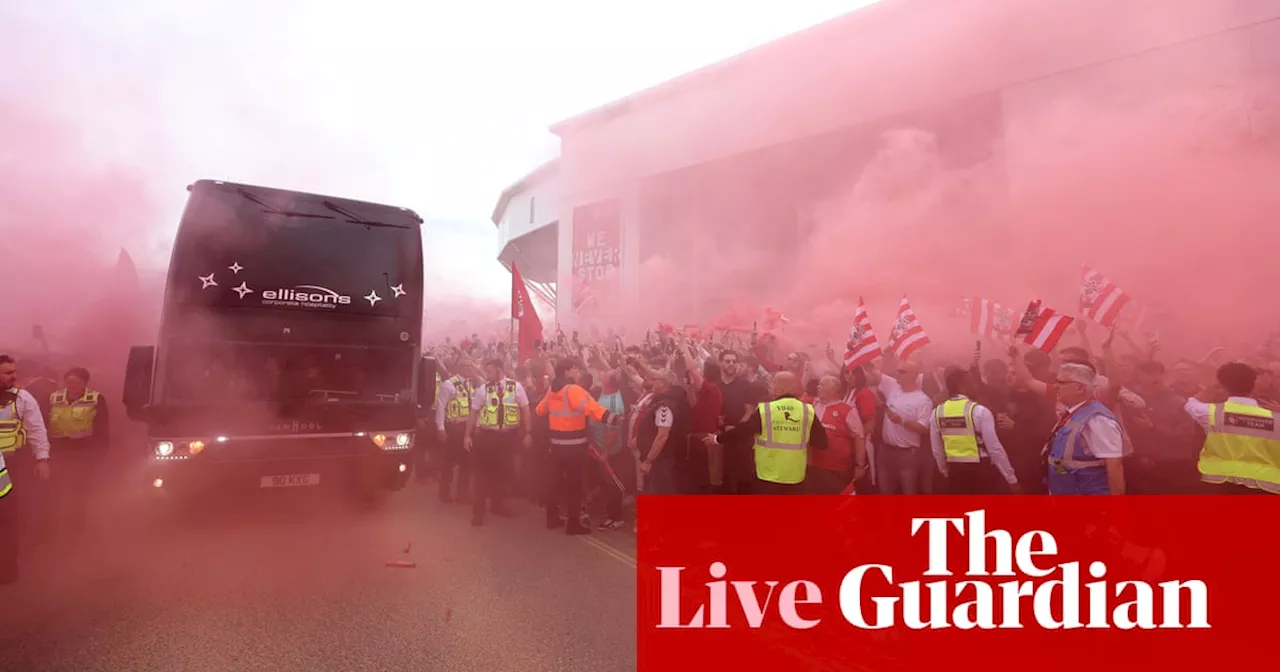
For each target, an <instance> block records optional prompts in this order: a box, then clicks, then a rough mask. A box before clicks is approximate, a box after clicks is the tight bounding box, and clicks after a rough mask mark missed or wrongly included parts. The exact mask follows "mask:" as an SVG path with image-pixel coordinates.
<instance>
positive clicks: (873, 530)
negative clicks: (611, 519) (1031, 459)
mask: <svg viewBox="0 0 1280 672" xmlns="http://www.w3.org/2000/svg"><path fill="white" fill-rule="evenodd" d="M637 518H638V520H639V525H640V528H639V539H638V551H639V557H638V559H639V563H638V566H639V569H638V572H639V574H638V580H637V586H638V590H639V596H638V607H639V609H638V625H639V639H638V662H639V667H638V669H639V670H641V672H645V671H650V670H651V671H654V672H659V671H661V672H674V671H677V670H698V671H699V672H705V671H706V670H718V669H744V670H745V669H750V670H801V669H802V670H903V671H909V670H945V671H946V672H964V671H967V670H974V671H983V672H1004V671H1005V670H1008V671H1010V672H1014V671H1017V672H1022V671H1024V670H1033V671H1035V672H1054V671H1057V670H1063V671H1068V670H1069V671H1071V672H1081V670H1089V671H1090V672H1095V671H1106V670H1125V671H1126V672H1133V671H1135V670H1169V671H1172V670H1182V669H1188V670H1190V669H1210V668H1211V667H1219V666H1226V667H1229V668H1230V669H1269V668H1272V667H1274V666H1275V654H1274V652H1272V651H1271V649H1270V647H1269V646H1268V645H1267V642H1268V641H1270V637H1271V636H1272V635H1273V631H1274V624H1275V622H1276V620H1275V616H1274V609H1275V605H1277V604H1280V582H1277V581H1276V580H1275V570H1274V567H1273V565H1274V564H1275V562H1274V560H1275V558H1277V557H1280V535H1277V534H1276V533H1275V530H1276V529H1277V521H1280V497H1215V496H1202V497H1143V496H1132V497H1083V496H1081V497H872V496H854V497H805V496H797V497H781V496H778V497H642V498H640V502H639V512H638V515H637ZM690 521H695V523H694V524H691V523H690Z"/></svg>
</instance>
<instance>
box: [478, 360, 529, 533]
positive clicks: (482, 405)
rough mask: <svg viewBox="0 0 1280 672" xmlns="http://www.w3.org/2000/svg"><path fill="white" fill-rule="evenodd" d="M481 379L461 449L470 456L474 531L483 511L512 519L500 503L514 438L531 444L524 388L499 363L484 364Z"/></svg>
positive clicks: (508, 476) (481, 521)
mask: <svg viewBox="0 0 1280 672" xmlns="http://www.w3.org/2000/svg"><path fill="white" fill-rule="evenodd" d="M484 375H485V378H486V381H485V382H484V384H482V385H480V386H479V387H477V388H476V390H475V392H474V393H472V395H471V414H470V415H469V416H468V417H467V428H466V435H465V437H464V438H463V449H465V450H466V451H467V452H468V453H470V455H471V467H472V478H473V479H474V486H473V490H474V491H473V493H472V498H471V524H472V525H474V526H476V527H479V526H480V525H483V524H484V516H485V513H493V514H494V515H498V516H510V515H511V511H510V510H509V509H507V507H506V506H505V505H504V504H503V501H502V500H503V497H504V496H505V495H506V489H507V487H508V485H509V484H510V481H511V474H512V471H513V470H514V469H515V452H516V446H517V440H519V441H522V442H523V445H524V447H525V448H526V449H527V448H529V447H530V446H532V445H533V439H532V437H531V436H530V435H529V430H530V418H529V397H528V395H527V393H526V392H525V389H524V386H523V385H521V384H520V383H519V382H517V381H515V380H512V379H510V378H507V377H506V374H505V364H504V363H503V361H502V360H501V359H490V360H488V361H486V362H485V363H484ZM517 437H519V438H517Z"/></svg>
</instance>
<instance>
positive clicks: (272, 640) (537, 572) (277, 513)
mask: <svg viewBox="0 0 1280 672" xmlns="http://www.w3.org/2000/svg"><path fill="white" fill-rule="evenodd" d="M298 490H299V489H289V490H282V491H278V492H275V491H266V492H262V493H259V494H258V495H257V496H255V497H251V498H248V499H244V500H235V499H228V500H227V501H210V502H209V503H208V506H209V507H210V510H209V511H208V512H207V515H202V516H199V517H198V518H196V519H194V520H193V521H191V522H188V523H187V524H186V525H183V526H177V525H174V524H172V522H167V521H161V522H156V521H154V520H150V519H147V518H146V517H144V516H141V515H139V514H140V512H141V511H142V510H143V507H144V504H145V502H146V500H145V498H140V499H138V500H136V501H128V502H125V503H123V504H121V503H117V504H116V505H115V506H110V507H108V508H107V509H106V510H103V511H100V512H99V518H100V519H101V518H106V519H109V520H108V521H107V522H106V524H107V525H109V531H108V532H105V533H100V534H98V535H96V536H95V537H94V538H92V539H87V540H84V541H81V542H78V543H73V544H51V545H45V546H42V547H39V548H37V549H31V550H30V551H29V552H28V553H26V554H24V557H23V571H24V575H23V579H22V582H21V583H20V584H19V585H17V586H13V587H10V588H0V605H3V609H0V669H3V670H22V671H23V672H39V671H42V670H68V671H75V672H91V671H94V670H104V671H107V670H109V671H113V672H116V671H119V670H183V671H188V670H190V671H203V670H237V671H239V670H308V671H312V670H342V671H343V672H347V671H351V672H354V671H357V670H441V671H448V672H466V671H468V670H477V671H483V672H503V671H506V670H511V671H513V672H539V671H542V670H546V671H548V672H553V671H554V672H573V671H576V670H582V671H584V672H587V671H589V672H610V671H613V670H634V669H635V573H634V571H635V570H634V559H633V558H634V540H633V538H632V537H631V536H630V535H629V534H626V533H623V532H597V533H596V534H595V535H592V536H591V537H568V536H566V535H565V534H564V533H563V531H558V532H551V531H548V530H546V529H545V528H544V526H543V524H542V512H541V510H540V509H538V508H536V507H535V506H533V505H532V504H529V503H528V502H524V501H517V502H515V503H514V504H513V508H514V509H515V511H516V513H517V517H515V518H513V519H491V520H490V521H488V523H487V524H486V526H485V527H481V528H473V527H472V526H471V525H470V517H469V511H470V510H469V507H466V506H463V505H460V504H442V503H439V502H437V501H436V500H435V498H434V495H435V488H434V487H424V486H419V485H415V484H412V483H411V484H409V485H408V486H406V488H405V489H404V490H403V491H401V492H399V493H396V494H395V495H393V496H392V497H391V498H390V499H389V500H388V501H387V503H386V504H385V506H384V507H383V509H382V510H380V511H376V512H369V511H360V510H358V509H356V508H354V507H352V506H351V505H350V504H349V503H347V502H345V501H342V500H341V499H339V498H336V497H333V496H326V495H323V494H321V493H317V492H314V491H312V492H298ZM16 494H18V493H17V492H15V495H16ZM406 544H407V545H409V552H408V553H405V552H404V550H405V546H406ZM397 560H400V561H411V562H415V563H417V566H416V567H415V568H412V569H399V568H389V567H386V566H385V565H384V563H386V562H387V561H397Z"/></svg>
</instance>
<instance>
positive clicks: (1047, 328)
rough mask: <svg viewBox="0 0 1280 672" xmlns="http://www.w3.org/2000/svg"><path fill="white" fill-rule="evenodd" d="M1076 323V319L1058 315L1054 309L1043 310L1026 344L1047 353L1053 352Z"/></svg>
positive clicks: (1028, 335)
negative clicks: (1073, 323) (1072, 324)
mask: <svg viewBox="0 0 1280 672" xmlns="http://www.w3.org/2000/svg"><path fill="white" fill-rule="evenodd" d="M1074 321H1075V319H1074V318H1071V317H1068V316H1066V315H1063V314H1061V313H1056V312H1054V310H1053V309H1052V308H1041V309H1040V314H1039V315H1038V316H1037V317H1036V322H1035V325H1034V326H1033V327H1031V333H1029V334H1027V338H1026V343H1027V344H1028V345H1034V346H1035V347H1037V348H1039V349H1040V350H1043V351H1045V352H1053V349H1054V348H1055V347H1056V346H1057V345H1058V341H1060V340H1062V335H1063V334H1065V333H1067V329H1068V328H1069V327H1070V326H1071V323H1072V322H1074Z"/></svg>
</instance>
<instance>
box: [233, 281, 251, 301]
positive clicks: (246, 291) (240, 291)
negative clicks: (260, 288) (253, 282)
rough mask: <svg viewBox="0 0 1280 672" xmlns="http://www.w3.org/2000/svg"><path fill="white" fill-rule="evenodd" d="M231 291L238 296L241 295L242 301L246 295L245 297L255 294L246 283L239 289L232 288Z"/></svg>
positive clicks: (241, 284)
mask: <svg viewBox="0 0 1280 672" xmlns="http://www.w3.org/2000/svg"><path fill="white" fill-rule="evenodd" d="M231 291H233V292H235V293H236V294H239V295H240V298H242V299H243V298H244V295H245V294H252V293H253V290H252V289H249V285H248V284H247V283H244V282H241V283H240V286H239V287H232V288H231Z"/></svg>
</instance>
